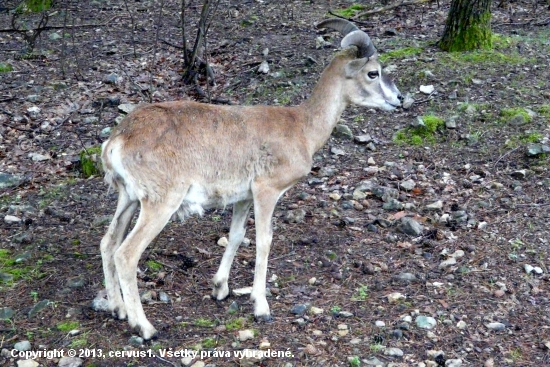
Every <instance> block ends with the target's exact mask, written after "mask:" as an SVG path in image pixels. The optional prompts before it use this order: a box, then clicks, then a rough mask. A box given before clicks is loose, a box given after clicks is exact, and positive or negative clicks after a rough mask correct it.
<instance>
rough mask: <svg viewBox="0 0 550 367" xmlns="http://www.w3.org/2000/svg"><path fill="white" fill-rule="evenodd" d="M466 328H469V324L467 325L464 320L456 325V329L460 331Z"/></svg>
mask: <svg viewBox="0 0 550 367" xmlns="http://www.w3.org/2000/svg"><path fill="white" fill-rule="evenodd" d="M466 326H467V324H466V323H465V322H464V321H463V320H460V321H459V322H458V323H457V324H456V327H457V328H459V329H460V330H464V329H466Z"/></svg>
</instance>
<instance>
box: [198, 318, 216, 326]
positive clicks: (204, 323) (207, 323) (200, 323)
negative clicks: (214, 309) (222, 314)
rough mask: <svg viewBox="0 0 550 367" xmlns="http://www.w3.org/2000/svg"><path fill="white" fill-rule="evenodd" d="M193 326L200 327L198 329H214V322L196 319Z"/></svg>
mask: <svg viewBox="0 0 550 367" xmlns="http://www.w3.org/2000/svg"><path fill="white" fill-rule="evenodd" d="M193 324H194V325H195V326H200V327H214V325H216V323H215V322H214V321H212V320H209V319H203V318H202V317H200V318H198V319H196V320H195V322H194V323H193Z"/></svg>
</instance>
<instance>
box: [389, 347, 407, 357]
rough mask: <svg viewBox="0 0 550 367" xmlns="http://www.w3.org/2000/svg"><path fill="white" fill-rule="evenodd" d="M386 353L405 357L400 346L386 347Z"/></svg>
mask: <svg viewBox="0 0 550 367" xmlns="http://www.w3.org/2000/svg"><path fill="white" fill-rule="evenodd" d="M384 355H386V356H391V357H403V351H402V350H401V349H399V348H394V347H392V348H386V349H384Z"/></svg>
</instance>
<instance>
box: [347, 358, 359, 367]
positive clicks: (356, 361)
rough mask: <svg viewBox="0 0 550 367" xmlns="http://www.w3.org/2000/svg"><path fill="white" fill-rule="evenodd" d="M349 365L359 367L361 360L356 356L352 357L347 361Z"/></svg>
mask: <svg viewBox="0 0 550 367" xmlns="http://www.w3.org/2000/svg"><path fill="white" fill-rule="evenodd" d="M349 365H350V366H351V367H359V366H360V365H361V360H360V359H359V357H358V356H353V357H351V358H350V359H349Z"/></svg>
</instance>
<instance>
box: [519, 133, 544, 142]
mask: <svg viewBox="0 0 550 367" xmlns="http://www.w3.org/2000/svg"><path fill="white" fill-rule="evenodd" d="M542 138H544V136H543V135H542V134H541V133H538V132H532V133H527V134H523V135H521V136H520V137H519V140H520V141H521V142H522V143H538V142H539V141H541V140H542Z"/></svg>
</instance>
